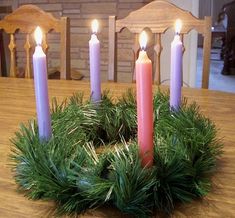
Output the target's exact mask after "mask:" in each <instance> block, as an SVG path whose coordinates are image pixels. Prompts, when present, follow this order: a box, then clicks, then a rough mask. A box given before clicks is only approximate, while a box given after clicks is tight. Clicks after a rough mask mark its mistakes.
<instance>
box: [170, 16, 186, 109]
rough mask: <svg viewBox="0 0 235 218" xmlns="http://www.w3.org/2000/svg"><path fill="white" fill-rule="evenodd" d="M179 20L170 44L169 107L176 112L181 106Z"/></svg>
mask: <svg viewBox="0 0 235 218" xmlns="http://www.w3.org/2000/svg"><path fill="white" fill-rule="evenodd" d="M181 27H182V22H181V20H177V21H176V24H175V32H176V34H175V37H174V40H173V41H172V43H171V82H170V107H171V108H174V109H175V110H178V108H179V107H180V105H181V86H182V56H183V44H182V42H181V40H180V35H179V33H180V30H181Z"/></svg>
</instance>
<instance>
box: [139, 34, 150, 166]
mask: <svg viewBox="0 0 235 218" xmlns="http://www.w3.org/2000/svg"><path fill="white" fill-rule="evenodd" d="M146 44H147V34H146V32H142V33H141V34H140V46H141V51H140V53H139V58H138V59H137V61H136V92H137V121H138V144H139V152H140V158H141V163H142V166H143V167H145V166H147V167H150V166H152V164H153V97H152V63H151V60H150V59H149V58H148V56H147V53H146V51H145V50H144V49H145V47H146Z"/></svg>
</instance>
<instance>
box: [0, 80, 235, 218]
mask: <svg viewBox="0 0 235 218" xmlns="http://www.w3.org/2000/svg"><path fill="white" fill-rule="evenodd" d="M129 87H133V88H135V84H119V83H104V84H102V88H103V89H109V90H111V93H113V95H115V96H120V95H121V93H123V92H124V91H125V90H126V89H127V88H129ZM160 88H161V89H167V88H168V87H160ZM154 89H157V86H154ZM77 91H84V93H85V97H86V98H87V97H89V83H87V82H81V81H66V80H50V81H49V94H50V98H52V97H57V98H58V100H59V101H62V100H63V99H64V98H65V97H67V96H70V95H72V93H74V92H77ZM183 94H184V96H185V97H188V99H189V101H190V102H191V101H196V102H197V103H198V104H199V105H200V107H201V111H202V113H203V114H205V115H206V116H208V117H209V118H211V119H212V120H213V121H214V122H215V123H216V125H217V127H218V129H219V135H218V136H219V137H220V138H221V140H222V141H223V143H224V154H223V156H222V157H221V160H220V162H219V166H218V172H217V173H216V174H215V175H214V176H213V190H212V191H211V193H210V194H209V195H208V196H207V197H206V198H204V199H203V200H196V201H194V202H192V203H190V204H184V205H179V206H177V208H176V210H175V212H174V214H173V217H226V218H227V217H235V199H234V196H235V94H231V93H223V92H216V91H209V90H203V89H189V88H185V89H183ZM35 113H36V111H35V96H34V87H33V80H31V79H17V78H3V77H1V78H0V217H1V218H8V217H11V218H15V217H17V218H23V217H27V218H28V217H30V218H31V217H32V218H35V217H52V214H51V212H52V211H53V209H54V205H53V202H47V201H32V200H28V199H26V198H25V197H24V195H23V194H22V193H18V192H17V190H16V188H17V187H16V185H15V182H14V179H13V175H12V172H11V168H10V160H9V154H10V148H11V143H10V141H9V139H10V138H12V137H13V136H14V132H16V131H17V130H18V129H19V124H20V123H21V122H27V120H29V119H30V118H32V117H35ZM81 217H86V218H88V217H96V218H98V217H99V218H101V217H106V218H108V217H130V216H124V215H122V214H121V213H120V212H118V211H117V210H116V209H114V208H106V207H105V208H99V209H96V210H90V211H88V212H87V213H86V214H84V215H82V216H81Z"/></svg>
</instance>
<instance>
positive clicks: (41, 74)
mask: <svg viewBox="0 0 235 218" xmlns="http://www.w3.org/2000/svg"><path fill="white" fill-rule="evenodd" d="M34 34H35V40H36V44H37V45H36V48H35V52H34V54H33V71H34V87H35V96H36V107H37V119H38V131H39V138H40V139H41V140H49V139H50V137H51V134H52V133H51V115H50V107H49V99H48V86H47V61H46V55H45V54H44V52H43V50H42V47H41V43H42V31H41V29H40V27H37V28H36V30H35V33H34Z"/></svg>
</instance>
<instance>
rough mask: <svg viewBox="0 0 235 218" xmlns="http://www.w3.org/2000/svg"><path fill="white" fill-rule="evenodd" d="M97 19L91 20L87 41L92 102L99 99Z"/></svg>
mask: <svg viewBox="0 0 235 218" xmlns="http://www.w3.org/2000/svg"><path fill="white" fill-rule="evenodd" d="M98 25H99V24H98V21H97V20H93V22H92V35H91V39H90V41H89V53H90V85H91V100H92V101H93V102H97V101H100V99H101V82H100V42H99V40H98V38H97V36H96V33H97V30H98Z"/></svg>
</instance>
